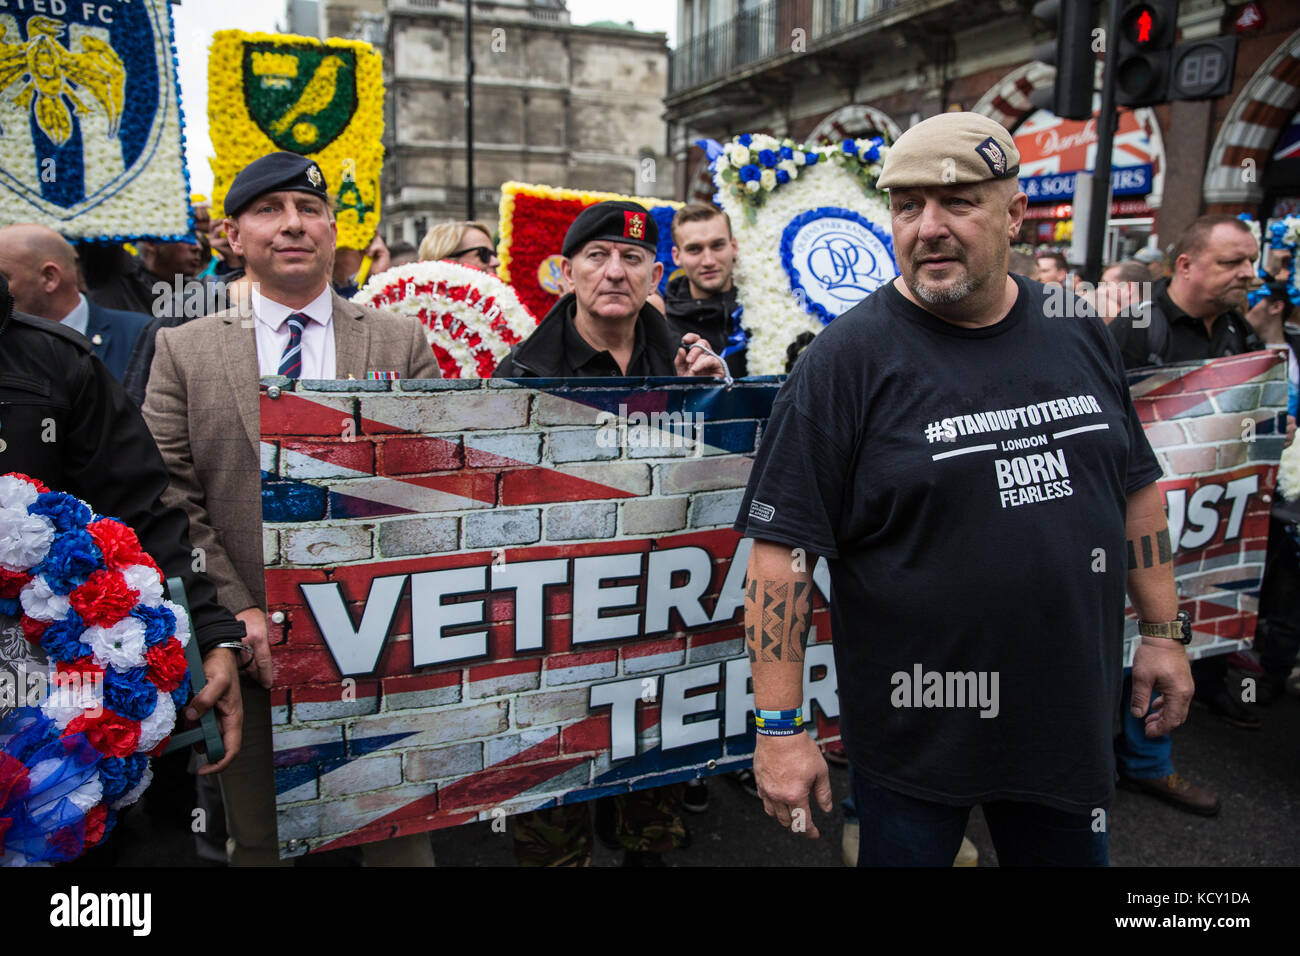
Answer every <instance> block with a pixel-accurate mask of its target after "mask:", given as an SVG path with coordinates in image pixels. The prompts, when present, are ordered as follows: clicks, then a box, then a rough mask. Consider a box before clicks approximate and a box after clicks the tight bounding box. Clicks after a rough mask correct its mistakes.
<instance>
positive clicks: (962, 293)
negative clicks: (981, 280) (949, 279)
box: [912, 276, 976, 305]
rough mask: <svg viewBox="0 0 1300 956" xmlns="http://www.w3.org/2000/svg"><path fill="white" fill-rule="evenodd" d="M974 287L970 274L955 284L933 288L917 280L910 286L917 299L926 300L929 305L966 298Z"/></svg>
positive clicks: (946, 303) (945, 303)
mask: <svg viewBox="0 0 1300 956" xmlns="http://www.w3.org/2000/svg"><path fill="white" fill-rule="evenodd" d="M975 288H976V283H975V281H974V280H973V279H972V278H971V277H970V276H967V277H966V278H964V279H962V280H961V281H960V282H958V283H956V284H955V285H951V286H948V287H946V288H935V287H933V286H928V285H926V284H925V283H922V282H917V283H916V285H915V286H914V287H913V288H912V291H913V292H915V293H916V297H917V298H918V299H920V300H921V301H923V302H927V303H929V304H930V305H949V304H951V303H953V302H959V301H961V300H962V299H964V298H966V296H968V295H970V294H971V293H972V292H974V291H975Z"/></svg>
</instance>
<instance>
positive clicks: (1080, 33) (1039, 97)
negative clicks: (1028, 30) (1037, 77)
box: [1029, 0, 1101, 120]
mask: <svg viewBox="0 0 1300 956" xmlns="http://www.w3.org/2000/svg"><path fill="white" fill-rule="evenodd" d="M1100 5H1101V4H1100V3H1099V2H1098V0H1040V2H1039V3H1036V4H1034V17H1035V18H1036V19H1038V20H1042V21H1043V22H1044V23H1046V24H1047V26H1048V28H1049V29H1054V30H1055V31H1056V39H1055V40H1053V41H1051V42H1049V43H1041V44H1039V45H1038V46H1036V47H1034V53H1033V57H1034V59H1035V60H1038V61H1039V62H1040V63H1046V64H1048V65H1049V66H1055V67H1056V83H1055V85H1054V86H1053V87H1052V89H1050V90H1048V89H1039V90H1034V91H1033V92H1032V93H1030V94H1029V101H1030V102H1031V103H1033V104H1034V105H1035V106H1037V107H1038V108H1039V109H1045V110H1051V111H1052V112H1053V113H1055V114H1056V115H1057V116H1060V117H1064V118H1065V119H1076V120H1082V119H1089V118H1091V117H1092V90H1093V79H1094V77H1095V76H1096V70H1097V51H1096V50H1094V49H1093V38H1092V31H1093V29H1094V28H1095V27H1096V26H1097V10H1098V7H1100Z"/></svg>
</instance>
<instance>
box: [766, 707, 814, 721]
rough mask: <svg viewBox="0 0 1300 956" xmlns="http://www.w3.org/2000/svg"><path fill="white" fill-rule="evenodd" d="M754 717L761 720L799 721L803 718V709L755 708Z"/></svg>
mask: <svg viewBox="0 0 1300 956" xmlns="http://www.w3.org/2000/svg"><path fill="white" fill-rule="evenodd" d="M754 716H755V717H761V718H762V719H763V720H799V719H801V718H802V717H803V709H802V708H800V707H796V708H795V709H794V710H759V709H758V708H757V707H756V708H754Z"/></svg>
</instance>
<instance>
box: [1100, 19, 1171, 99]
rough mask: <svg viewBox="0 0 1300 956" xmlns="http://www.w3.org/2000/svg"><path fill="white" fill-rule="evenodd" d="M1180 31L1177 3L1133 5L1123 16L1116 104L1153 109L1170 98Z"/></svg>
mask: <svg viewBox="0 0 1300 956" xmlns="http://www.w3.org/2000/svg"><path fill="white" fill-rule="evenodd" d="M1177 31H1178V0H1154V2H1152V0H1142V2H1137V3H1135V2H1132V0H1129V2H1128V3H1127V6H1126V7H1125V8H1124V9H1123V11H1122V12H1121V13H1120V21H1119V37H1118V41H1119V42H1118V43H1117V44H1116V51H1115V103H1116V105H1117V106H1127V107H1130V108H1133V107H1138V106H1154V105H1156V104H1157V103H1163V102H1165V101H1166V100H1167V99H1168V98H1169V65H1170V59H1171V55H1172V52H1173V48H1174V34H1175V33H1176V32H1177Z"/></svg>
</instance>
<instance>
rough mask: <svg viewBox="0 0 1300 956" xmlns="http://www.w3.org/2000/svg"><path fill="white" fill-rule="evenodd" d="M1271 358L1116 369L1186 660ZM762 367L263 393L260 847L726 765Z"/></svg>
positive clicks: (1267, 456) (1262, 510)
mask: <svg viewBox="0 0 1300 956" xmlns="http://www.w3.org/2000/svg"><path fill="white" fill-rule="evenodd" d="M1284 371H1285V365H1284V363H1283V362H1282V360H1281V359H1280V358H1279V357H1278V356H1276V355H1273V354H1266V353H1253V354H1250V355H1245V356H1237V357H1232V358H1226V359H1218V360H1215V361H1212V362H1207V363H1192V364H1188V365H1179V366H1170V367H1166V368H1160V369H1152V370H1145V371H1141V372H1135V373H1132V375H1131V377H1130V385H1131V388H1132V392H1133V395H1134V400H1135V405H1136V407H1137V409H1138V413H1139V415H1140V416H1141V418H1142V421H1143V422H1144V424H1145V427H1146V429H1147V434H1148V437H1149V438H1150V440H1151V442H1152V445H1153V447H1154V448H1155V449H1156V452H1157V456H1158V457H1159V458H1160V461H1161V464H1162V465H1163V467H1164V472H1165V476H1166V477H1165V479H1164V480H1162V481H1161V489H1162V491H1163V492H1164V494H1165V498H1166V502H1167V504H1168V509H1169V522H1170V531H1171V540H1172V545H1173V552H1174V562H1175V569H1176V572H1175V573H1176V576H1177V579H1178V583H1179V589H1180V595H1181V601H1182V606H1183V607H1184V608H1185V609H1187V610H1188V611H1190V612H1191V613H1192V616H1193V619H1194V621H1195V622H1196V623H1195V627H1194V643H1193V645H1192V648H1191V653H1192V655H1193V656H1203V655H1206V654H1218V653H1225V652H1228V651H1231V650H1235V649H1238V648H1240V647H1243V646H1245V644H1246V643H1247V642H1248V641H1249V639H1250V638H1251V637H1252V635H1253V633H1254V626H1255V611H1256V602H1257V595H1258V588H1259V580H1260V574H1261V571H1262V565H1263V557H1264V546H1265V541H1266V539H1267V534H1268V521H1269V496H1270V494H1271V492H1272V490H1273V485H1274V482H1275V480H1276V471H1277V461H1278V457H1279V455H1280V452H1281V445H1282V441H1283V438H1282V424H1284V423H1283V422H1282V421H1281V420H1280V419H1279V417H1278V413H1279V411H1281V410H1283V409H1284V408H1285V404H1286V393H1287V384H1286V381H1285V378H1284ZM779 382H780V380H779V379H776V378H770V379H747V380H743V381H740V382H737V383H736V384H735V386H734V387H732V388H730V389H728V388H723V387H721V386H715V385H711V384H699V385H696V384H681V383H680V382H679V381H678V380H671V379H665V380H648V381H645V382H634V383H632V384H630V385H629V383H628V380H625V379H617V380H616V379H609V380H600V379H596V380H590V379H588V380H584V382H583V384H582V385H581V386H580V387H566V386H565V385H563V384H562V383H556V382H539V383H537V384H536V385H535V387H533V388H521V387H517V386H515V385H513V384H511V383H503V382H488V381H480V380H474V379H469V380H448V381H440V382H406V381H396V382H382V381H368V382H355V383H347V386H346V387H347V388H348V389H349V390H348V391H334V390H319V391H314V390H310V389H308V388H306V387H305V386H304V383H302V382H297V383H293V386H292V389H290V390H284V391H281V392H280V393H279V395H278V397H277V398H274V399H273V398H271V397H270V394H269V393H265V394H264V395H263V397H262V406H261V420H262V439H263V440H262V467H263V513H264V519H265V531H266V559H267V568H266V580H267V595H268V605H269V607H268V609H269V611H270V612H272V620H273V621H274V620H275V619H276V616H277V615H276V612H281V614H282V615H283V617H282V620H281V621H280V622H279V623H275V624H273V625H272V643H273V656H274V660H275V672H276V684H275V687H274V689H273V692H272V693H273V704H274V714H273V725H274V726H273V733H274V748H275V765H276V790H277V804H278V814H279V821H278V822H279V835H280V840H281V847H282V853H284V854H286V855H294V854H298V853H305V852H316V851H319V850H324V849H332V848H335V847H340V846H345V845H349V844H356V843H363V842H368V841H373V840H380V839H386V838H389V837H392V836H398V835H403V834H407V833H415V832H420V831H424V830H430V829H435V828H440V827H447V826H455V825H458V824H461V823H465V822H468V821H472V820H482V819H486V818H489V817H494V816H499V815H500V814H502V813H505V814H514V813H520V812H524V811H527V810H531V809H536V808H540V807H546V806H552V805H555V804H557V803H562V802H563V803H572V802H578V801H582V800H590V799H594V798H596V797H600V796H604V795H608V794H615V793H624V792H627V791H628V790H630V789H640V788H644V787H650V786H658V785H662V784H665V783H672V782H677V781H680V780H684V779H688V778H692V777H698V776H705V775H709V774H713V773H722V772H727V771H731V770H736V769H739V768H742V767H744V766H746V765H748V763H749V761H750V759H751V755H752V752H753V739H754V738H753V729H752V718H751V714H750V711H751V709H752V706H753V695H752V692H751V691H750V689H749V663H748V660H747V658H746V656H745V654H744V649H743V641H742V623H741V618H742V614H743V603H744V597H743V593H742V592H743V583H744V570H745V565H746V562H747V559H748V549H747V542H742V541H740V540H739V539H738V536H737V534H736V533H735V532H734V531H732V530H730V526H731V523H732V521H733V520H734V518H735V515H736V512H737V510H738V507H739V504H740V500H741V497H742V494H743V489H744V486H745V483H746V480H747V478H748V475H749V468H750V464H751V461H752V456H753V453H754V451H755V449H756V448H757V445H758V441H759V439H760V437H761V429H762V426H763V423H764V421H765V420H766V418H767V416H768V414H769V411H770V408H771V403H772V401H773V399H774V397H775V395H776V392H777V389H778V387H779ZM338 387H340V383H332V385H331V388H338ZM430 391H432V392H436V393H437V394H436V397H433V396H431V395H429V392H430ZM1246 422H1249V424H1244V423H1246ZM814 580H815V582H816V583H817V586H818V588H817V589H818V595H817V597H816V598H815V603H814V611H813V625H814V626H813V633H812V636H811V641H810V645H809V647H808V650H807V653H806V659H805V672H804V682H805V700H804V713H805V715H808V716H809V717H810V718H811V722H812V729H813V730H814V732H815V734H816V736H817V737H818V738H819V739H821V740H823V741H827V740H833V739H835V738H836V737H837V735H838V727H837V723H836V719H837V718H838V715H839V700H838V695H837V691H836V675H835V663H834V660H833V658H832V655H831V646H830V638H831V634H830V624H829V614H828V610H827V606H826V603H825V599H826V595H827V594H828V593H829V575H828V572H827V569H826V566H825V565H824V563H820V562H819V563H818V564H817V565H815V567H814ZM1128 634H1129V636H1130V637H1131V636H1135V635H1136V622H1135V621H1132V620H1131V621H1130V622H1129V625H1128ZM1129 653H1130V655H1131V648H1130V652H1129Z"/></svg>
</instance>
